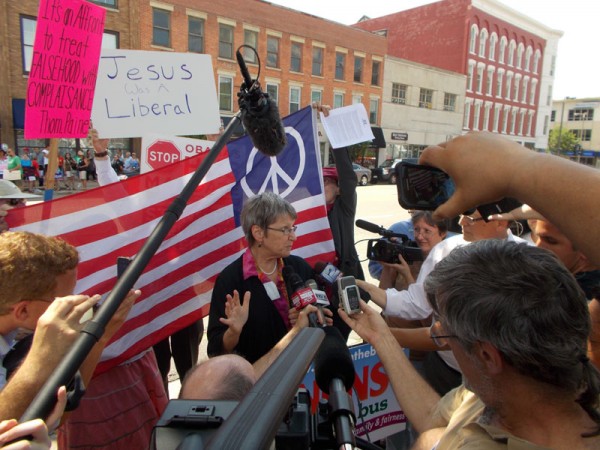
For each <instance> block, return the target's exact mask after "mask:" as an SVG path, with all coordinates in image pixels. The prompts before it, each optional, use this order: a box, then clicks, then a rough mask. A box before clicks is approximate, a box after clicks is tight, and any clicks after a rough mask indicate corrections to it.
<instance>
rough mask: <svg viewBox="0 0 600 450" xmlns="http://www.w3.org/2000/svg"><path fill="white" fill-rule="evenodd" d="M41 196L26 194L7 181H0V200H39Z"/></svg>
mask: <svg viewBox="0 0 600 450" xmlns="http://www.w3.org/2000/svg"><path fill="white" fill-rule="evenodd" d="M39 197H41V195H34V194H27V193H25V192H21V189H19V188H18V187H17V185H15V184H14V183H11V182H10V181H8V180H0V198H39Z"/></svg>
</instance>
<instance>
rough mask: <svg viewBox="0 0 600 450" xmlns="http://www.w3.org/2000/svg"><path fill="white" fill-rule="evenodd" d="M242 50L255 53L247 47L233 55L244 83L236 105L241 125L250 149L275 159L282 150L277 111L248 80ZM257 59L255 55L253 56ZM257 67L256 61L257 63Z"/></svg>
mask: <svg viewBox="0 0 600 450" xmlns="http://www.w3.org/2000/svg"><path fill="white" fill-rule="evenodd" d="M242 47H247V48H250V49H252V51H254V53H256V50H255V49H254V48H252V47H250V46H249V45H241V46H240V47H239V48H238V49H237V50H236V52H235V57H236V59H237V62H238V65H239V66H240V72H241V73H242V78H244V82H243V83H242V85H241V86H240V92H238V105H239V107H240V109H243V110H244V111H246V114H244V115H243V117H242V123H243V124H244V128H245V129H246V132H247V133H248V135H249V136H250V139H251V140H252V143H253V144H254V146H255V147H256V148H257V149H258V150H259V151H260V152H261V153H264V154H265V155H267V156H277V155H278V154H279V153H280V152H281V151H282V150H283V149H284V147H285V146H286V144H287V139H286V136H285V129H284V127H283V123H282V122H281V118H280V116H279V109H278V108H277V105H276V104H275V102H274V101H273V100H272V99H270V98H269V94H267V93H265V92H263V91H262V89H261V87H260V83H259V82H258V80H254V81H253V80H252V78H251V77H250V73H249V72H248V67H247V66H246V62H245V61H244V57H243V56H242V53H241V52H240V49H241V48H242ZM256 57H257V58H258V54H256ZM259 64H260V61H259Z"/></svg>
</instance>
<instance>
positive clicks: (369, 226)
mask: <svg viewBox="0 0 600 450" xmlns="http://www.w3.org/2000/svg"><path fill="white" fill-rule="evenodd" d="M355 225H356V226H357V227H358V228H362V229H363V230H367V231H370V232H371V233H376V234H380V235H381V236H383V237H386V238H391V237H399V238H402V240H403V241H405V240H408V236H407V235H405V234H400V233H394V232H393V231H390V230H388V229H386V228H383V227H382V226H379V225H376V224H374V223H372V222H367V221H366V220H362V219H358V220H357V221H356V222H355Z"/></svg>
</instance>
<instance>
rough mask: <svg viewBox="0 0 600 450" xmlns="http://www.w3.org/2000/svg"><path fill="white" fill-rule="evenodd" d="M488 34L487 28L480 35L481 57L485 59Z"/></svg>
mask: <svg viewBox="0 0 600 450" xmlns="http://www.w3.org/2000/svg"><path fill="white" fill-rule="evenodd" d="M487 38H488V32H487V30H486V29H485V28H482V29H481V33H479V56H481V57H482V58H485V47H486V46H487Z"/></svg>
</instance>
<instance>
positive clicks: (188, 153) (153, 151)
mask: <svg viewBox="0 0 600 450" xmlns="http://www.w3.org/2000/svg"><path fill="white" fill-rule="evenodd" d="M213 144H214V141H205V140H201V139H191V138H182V137H174V136H163V135H159V134H148V135H144V137H143V138H142V152H141V155H140V161H141V164H140V173H146V172H149V171H151V170H154V169H159V168H161V167H164V166H166V165H168V164H172V163H175V162H177V161H180V160H182V159H185V158H190V157H192V156H196V155H197V154H199V153H205V152H208V151H210V149H211V148H212V146H213Z"/></svg>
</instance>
